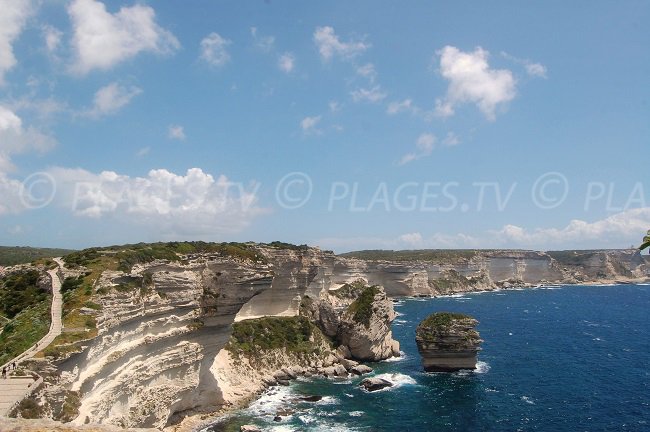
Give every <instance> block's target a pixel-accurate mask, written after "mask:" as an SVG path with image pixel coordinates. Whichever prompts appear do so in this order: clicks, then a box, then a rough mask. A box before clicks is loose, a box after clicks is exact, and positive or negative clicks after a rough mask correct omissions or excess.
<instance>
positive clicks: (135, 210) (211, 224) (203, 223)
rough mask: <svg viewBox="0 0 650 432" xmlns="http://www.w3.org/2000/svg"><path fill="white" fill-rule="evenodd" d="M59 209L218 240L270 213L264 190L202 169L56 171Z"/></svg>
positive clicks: (170, 232)
mask: <svg viewBox="0 0 650 432" xmlns="http://www.w3.org/2000/svg"><path fill="white" fill-rule="evenodd" d="M49 174H50V175H51V176H52V178H54V179H55V180H56V183H57V201H56V203H57V204H58V205H60V206H63V207H64V208H68V209H72V211H73V213H74V215H76V216H80V217H90V218H103V217H111V218H114V219H117V220H120V221H122V222H124V223H128V224H133V225H142V226H143V227H146V228H148V229H151V230H152V231H153V232H156V233H158V234H159V235H163V236H167V235H170V234H188V235H212V236H213V235H214V234H218V233H227V232H238V231H240V230H242V229H244V228H245V227H247V226H248V225H249V224H250V223H251V222H252V221H253V219H255V218H256V217H257V216H260V215H261V214H264V213H266V212H267V210H266V209H263V208H261V207H259V206H258V204H257V202H258V199H257V196H256V192H257V189H258V187H259V185H258V184H256V183H252V184H250V185H249V186H244V185H242V184H238V183H233V182H231V181H230V180H228V178H226V177H225V176H223V175H222V176H219V177H217V178H216V179H215V178H214V177H213V176H212V175H210V174H208V173H205V172H204V171H203V170H201V169H200V168H192V169H189V170H188V171H187V172H186V173H185V174H184V175H179V174H175V173H173V172H170V171H167V170H165V169H157V170H151V171H150V172H149V173H148V175H147V176H145V177H130V176H128V175H122V174H118V173H115V172H112V171H104V172H101V173H99V174H95V173H91V172H88V171H85V170H82V169H66V168H54V169H52V170H50V171H49Z"/></svg>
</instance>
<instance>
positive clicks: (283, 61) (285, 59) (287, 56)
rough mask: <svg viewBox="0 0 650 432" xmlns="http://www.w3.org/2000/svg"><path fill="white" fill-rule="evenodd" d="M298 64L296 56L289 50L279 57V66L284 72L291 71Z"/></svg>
mask: <svg viewBox="0 0 650 432" xmlns="http://www.w3.org/2000/svg"><path fill="white" fill-rule="evenodd" d="M295 66H296V57H295V56H294V55H293V54H291V53H289V52H287V53H284V54H282V55H281V56H280V57H279V58H278V67H279V68H280V70H281V71H282V72H285V73H290V72H292V71H293V68H294V67H295Z"/></svg>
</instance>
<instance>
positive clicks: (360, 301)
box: [347, 285, 379, 328]
mask: <svg viewBox="0 0 650 432" xmlns="http://www.w3.org/2000/svg"><path fill="white" fill-rule="evenodd" d="M377 294H379V287H378V286H376V285H373V286H369V287H365V288H364V289H363V291H362V292H361V295H359V298H357V299H356V300H355V301H353V302H352V303H351V304H350V306H348V310H347V311H348V313H351V314H352V319H354V321H356V322H358V323H360V324H363V325H364V326H365V327H366V328H369V327H370V318H371V317H372V303H373V301H374V300H375V296H376V295H377Z"/></svg>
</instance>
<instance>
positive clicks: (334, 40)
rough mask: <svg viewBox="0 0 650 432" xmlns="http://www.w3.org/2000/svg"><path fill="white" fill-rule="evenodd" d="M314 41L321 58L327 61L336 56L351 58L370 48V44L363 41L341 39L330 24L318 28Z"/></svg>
mask: <svg viewBox="0 0 650 432" xmlns="http://www.w3.org/2000/svg"><path fill="white" fill-rule="evenodd" d="M314 43H315V44H316V47H317V48H318V52H319V53H320V56H321V59H322V60H323V61H326V62H327V61H330V60H331V59H332V58H334V57H339V58H341V59H344V60H349V59H352V58H354V57H356V56H358V55H359V54H362V53H363V52H364V51H366V50H367V49H368V48H370V44H368V43H365V42H363V41H356V42H355V41H349V42H343V41H341V40H340V39H339V37H338V36H337V35H336V33H335V32H334V29H333V28H332V27H329V26H325V27H317V28H316V30H315V31H314Z"/></svg>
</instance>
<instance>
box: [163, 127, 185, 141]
mask: <svg viewBox="0 0 650 432" xmlns="http://www.w3.org/2000/svg"><path fill="white" fill-rule="evenodd" d="M167 137H168V138H169V139H175V140H179V141H185V129H184V128H183V126H181V125H170V126H169V130H168V131H167Z"/></svg>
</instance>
